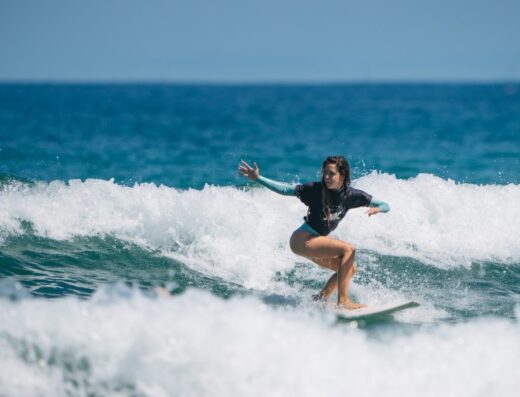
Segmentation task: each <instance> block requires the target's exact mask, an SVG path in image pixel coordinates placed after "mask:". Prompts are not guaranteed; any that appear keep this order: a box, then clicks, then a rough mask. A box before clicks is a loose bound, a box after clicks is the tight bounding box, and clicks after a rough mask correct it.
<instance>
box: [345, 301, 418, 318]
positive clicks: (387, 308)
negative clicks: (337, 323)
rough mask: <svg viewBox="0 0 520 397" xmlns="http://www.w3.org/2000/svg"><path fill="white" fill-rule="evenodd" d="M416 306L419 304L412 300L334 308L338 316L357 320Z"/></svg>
mask: <svg viewBox="0 0 520 397" xmlns="http://www.w3.org/2000/svg"><path fill="white" fill-rule="evenodd" d="M417 306H419V304H418V303H417V302H412V301H410V302H405V303H399V304H395V303H388V304H386V305H374V306H369V307H364V308H362V309H355V310H347V309H338V310H336V314H337V315H338V317H339V318H342V319H345V320H359V319H364V318H370V317H375V316H381V315H384V314H392V313H395V312H398V311H401V310H404V309H408V308H410V307H417Z"/></svg>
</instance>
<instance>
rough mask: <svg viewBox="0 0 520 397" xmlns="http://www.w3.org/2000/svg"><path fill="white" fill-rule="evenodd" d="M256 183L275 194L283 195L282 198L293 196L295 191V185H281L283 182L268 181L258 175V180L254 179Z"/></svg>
mask: <svg viewBox="0 0 520 397" xmlns="http://www.w3.org/2000/svg"><path fill="white" fill-rule="evenodd" d="M256 182H258V183H259V184H260V185H262V186H265V187H266V188H268V189H270V190H272V191H273V192H276V193H278V194H283V195H284V196H295V195H296V191H295V187H296V185H292V184H290V183H283V182H276V181H273V180H272V179H268V178H266V177H265V176H261V175H258V178H256Z"/></svg>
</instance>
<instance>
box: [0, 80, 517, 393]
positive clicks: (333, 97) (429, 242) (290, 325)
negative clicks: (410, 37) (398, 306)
mask: <svg viewBox="0 0 520 397" xmlns="http://www.w3.org/2000/svg"><path fill="white" fill-rule="evenodd" d="M330 154H343V155H345V156H346V157H348V158H349V159H350V162H351V166H352V169H353V177H354V181H353V184H354V186H355V187H358V188H361V189H363V190H366V191H367V192H369V193H371V194H373V195H374V196H375V197H377V198H379V199H382V200H384V201H387V202H388V203H389V204H390V206H391V208H392V210H391V212H390V213H388V214H382V215H378V216H376V217H371V218H367V217H366V215H364V211H363V210H362V209H359V210H353V211H351V212H349V214H348V216H347V217H346V218H345V220H344V221H343V222H342V223H341V225H340V227H339V228H338V229H337V230H336V232H335V235H334V236H335V237H336V238H340V239H343V240H346V241H349V242H351V243H353V244H354V245H356V247H357V249H358V250H357V263H358V274H357V275H356V277H355V279H354V283H353V291H352V292H353V294H354V297H355V298H356V299H357V300H359V301H361V302H365V303H368V304H369V305H375V304H381V303H387V302H401V301H405V300H415V301H417V302H419V303H420V304H421V306H420V307H418V308H416V309H410V310H407V311H404V312H402V313H400V314H397V315H395V316H393V317H385V318H379V319H376V320H374V321H369V322H359V323H349V322H338V321H337V319H336V318H335V316H334V315H333V314H332V312H331V310H328V309H327V308H325V307H323V306H321V305H318V304H316V303H313V302H312V300H311V296H312V295H313V294H314V293H316V292H317V291H318V290H319V289H320V288H321V286H322V285H323V283H324V282H325V281H326V279H327V277H328V276H329V273H328V271H326V270H323V269H320V268H318V267H316V265H314V264H312V263H311V262H309V261H307V260H305V259H303V258H300V257H297V256H295V255H294V254H292V252H291V251H290V250H289V247H288V237H289V236H290V234H291V232H292V230H294V229H295V228H296V227H298V226H299V225H300V224H301V222H302V217H303V215H304V214H305V207H304V206H303V205H302V204H301V203H300V202H299V201H298V200H296V199H294V198H289V197H283V196H279V195H276V194H274V193H272V192H269V191H266V190H265V189H263V188H261V187H259V186H253V185H251V184H248V183H246V181H245V180H243V179H241V178H240V177H239V176H238V174H237V172H236V167H237V164H238V162H239V161H240V159H246V160H248V161H256V162H257V163H258V164H259V166H260V169H261V172H262V174H264V175H266V176H268V177H272V178H275V179H278V180H283V181H290V182H294V181H310V180H316V178H317V177H318V173H319V167H320V164H321V162H322V161H323V158H324V157H326V156H327V155H330ZM519 162H520V86H519V85H518V84H501V85H458V84H450V85H435V84H432V85H419V84H415V85H398V84H388V85H375V84H374V85H309V86H296V85H249V86H248V85H244V86H218V85H109V84H107V85H38V84H29V85H6V84H4V85H0V244H1V245H0V247H1V248H0V306H1V307H0V351H1V352H2V354H1V358H0V367H1V368H2V371H0V395H4V394H5V395H6V396H11V395H12V396H15V395H74V396H76V395H122V396H134V395H135V396H148V395H150V396H163V395H197V396H199V395H230V394H252V395H257V394H258V395H265V394H268V393H272V392H273V390H275V391H276V392H275V394H277V393H278V394H280V395H290V394H293V393H294V391H295V390H297V391H298V394H301V395H311V394H312V395H316V394H320V393H325V394H332V393H336V392H352V391H353V390H354V391H355V392H356V394H357V395H375V394H376V393H377V395H394V394H395V393H397V391H398V390H399V392H400V393H401V394H403V395H414V396H415V395H439V394H440V395H482V394H484V393H486V394H492V395H511V394H513V392H514V390H515V389H516V388H518V386H520V384H519V381H518V377H517V376H516V372H515V369H516V368H517V366H518V357H520V355H519V353H520V344H519V343H518V340H520V339H519V336H520V329H519V326H518V316H519V310H520V309H519V307H520V306H519V296H520V287H519V285H520V283H519V282H520V244H519V243H518V236H520V205H519V204H518V203H519V202H520V164H519ZM158 286H162V287H166V288H167V289H169V290H170V291H171V293H172V297H170V298H162V297H161V296H158V295H157V293H155V292H154V288H155V287H158ZM316 357H319V358H320V359H319V360H318V361H317V360H316ZM483 362H484V363H486V365H485V366H483V365H482V363H483ZM244 363H247V364H248V365H244ZM281 374H283V375H284V376H281ZM338 379H342V381H338ZM433 379H436V381H435V382H434V381H433ZM439 379H442V382H440V381H439ZM251 390H253V392H251ZM2 393H4V394H2Z"/></svg>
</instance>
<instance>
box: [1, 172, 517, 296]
mask: <svg viewBox="0 0 520 397" xmlns="http://www.w3.org/2000/svg"><path fill="white" fill-rule="evenodd" d="M353 185H354V186H355V187H357V188H360V189H363V190H365V191H367V192H369V193H371V194H372V195H373V196H374V197H377V198H379V199H381V200H384V201H386V202H388V203H389V205H390V207H391V211H390V212H389V213H387V214H378V215H376V216H372V217H370V218H369V217H368V216H367V215H366V214H365V211H366V209H365V208H359V209H354V210H351V211H350V212H349V213H348V214H347V216H346V218H345V219H344V220H343V222H342V223H341V224H340V226H339V227H338V229H337V230H336V231H335V232H334V236H335V237H337V238H341V239H344V240H346V241H349V242H351V243H353V244H355V245H356V246H357V247H358V248H360V249H362V250H363V249H365V250H371V251H375V252H378V253H381V254H384V255H395V256H404V257H412V258H415V259H417V260H420V261H423V262H425V263H428V264H431V265H433V266H436V267H441V268H449V267H453V266H460V265H465V266H469V265H470V264H471V263H472V262H475V261H494V262H498V263H503V264H505V265H507V264H510V263H519V262H520V245H519V244H518V236H519V235H520V204H519V203H520V186H518V185H505V186H499V185H484V186H478V185H471V184H458V183H455V182H453V181H450V180H444V179H441V178H438V177H435V176H432V175H419V176H417V177H416V178H412V179H407V180H401V179H397V178H395V176H393V175H388V174H378V173H372V174H370V175H367V176H364V177H362V178H360V179H357V180H355V181H354V183H353ZM305 213H306V207H305V206H304V205H303V204H302V203H301V202H299V200H298V199H296V198H294V197H286V196H280V195H277V194H275V193H273V192H271V191H268V190H267V189H264V188H258V189H257V188H255V189H248V190H244V189H238V188H235V187H231V186H228V187H218V186H205V187H204V188H203V189H202V190H195V189H188V190H179V189H175V188H171V187H168V186H164V185H161V186H157V185H155V184H136V185H134V186H131V187H130V186H122V185H118V184H116V183H115V182H114V181H112V180H110V181H105V180H95V179H89V180H86V181H80V180H71V181H69V182H68V183H64V182H61V181H54V182H51V183H48V184H47V183H37V184H35V185H34V186H32V187H28V186H12V185H8V186H4V187H3V189H2V190H1V191H0V235H1V236H2V237H3V239H4V241H5V238H7V237H9V236H12V235H17V234H24V233H34V234H35V235H37V236H42V237H46V238H50V239H56V240H68V239H73V238H75V237H89V236H108V235H109V236H114V237H115V238H118V239H121V240H124V241H130V242H132V243H136V244H139V245H140V246H142V247H145V248H147V249H150V250H152V251H155V252H157V253H159V254H161V255H167V256H170V257H172V258H175V259H178V260H181V261H182V262H183V263H186V264H188V265H189V266H191V267H193V268H194V269H195V270H197V271H201V272H203V273H210V274H211V275H212V276H216V277H221V278H223V279H226V280H228V281H232V282H238V283H240V284H241V285H244V286H246V287H251V288H260V289H262V288H265V286H266V285H268V284H270V283H272V279H273V275H274V274H275V273H276V272H284V271H286V270H288V269H290V268H292V267H293V266H294V263H295V261H298V260H301V258H298V257H297V256H296V255H294V254H293V253H292V252H291V251H290V249H289V247H288V240H289V236H290V235H291V232H292V231H293V230H294V229H296V228H297V227H298V226H299V225H300V224H301V223H302V222H303V219H302V218H303V216H304V215H305Z"/></svg>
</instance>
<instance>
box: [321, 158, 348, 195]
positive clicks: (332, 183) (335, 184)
mask: <svg viewBox="0 0 520 397" xmlns="http://www.w3.org/2000/svg"><path fill="white" fill-rule="evenodd" d="M344 180H345V177H344V176H343V175H341V174H340V173H339V171H338V166H337V165H336V164H327V165H326V166H325V168H324V169H323V182H325V185H326V186H327V188H328V189H332V190H338V189H340V188H341V187H342V186H343V181H344Z"/></svg>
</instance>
